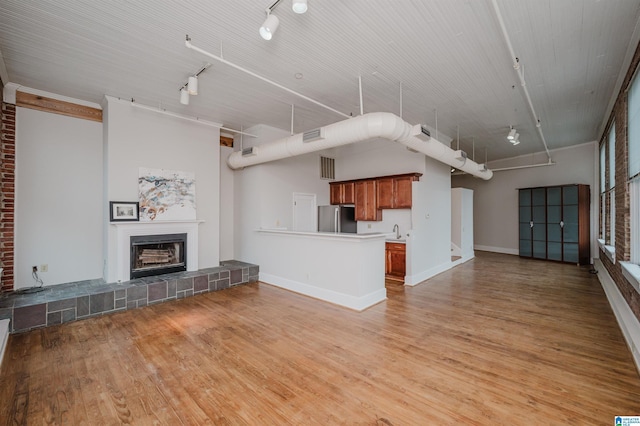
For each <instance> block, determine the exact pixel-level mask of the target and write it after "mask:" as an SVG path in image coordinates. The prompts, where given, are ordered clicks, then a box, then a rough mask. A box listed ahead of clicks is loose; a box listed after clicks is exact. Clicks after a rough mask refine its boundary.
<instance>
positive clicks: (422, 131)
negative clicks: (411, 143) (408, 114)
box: [411, 124, 431, 141]
mask: <svg viewBox="0 0 640 426" xmlns="http://www.w3.org/2000/svg"><path fill="white" fill-rule="evenodd" d="M411 135H412V136H415V137H417V138H419V139H422V140H423V141H428V140H429V139H431V132H430V131H429V129H428V128H427V126H425V125H424V124H416V125H415V126H413V128H412V129H411Z"/></svg>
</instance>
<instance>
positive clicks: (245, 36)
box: [0, 0, 640, 162]
mask: <svg viewBox="0 0 640 426" xmlns="http://www.w3.org/2000/svg"><path fill="white" fill-rule="evenodd" d="M271 3H272V0H251V1H250V0H190V1H180V2H179V1H175V0H103V1H95V0H29V1H25V0H0V52H1V53H2V57H3V58H4V63H5V66H6V69H7V72H8V75H9V81H10V82H12V83H16V84H19V85H24V86H28V87H31V88H35V89H40V90H44V91H48V92H52V93H57V94H60V95H64V96H68V97H72V98H77V99H82V100H86V101H91V102H97V103H99V102H101V101H102V98H103V95H105V94H106V95H111V96H115V97H120V98H123V99H131V98H134V99H135V100H136V102H140V103H142V104H145V105H148V106H154V107H158V106H160V107H162V108H165V109H167V110H169V111H172V112H175V113H179V114H185V115H189V116H197V117H200V118H203V119H207V120H211V121H216V122H220V123H223V124H224V125H225V126H227V127H231V128H236V129H240V128H241V127H242V128H245V129H246V128H247V127H250V126H253V125H255V124H260V123H263V124H268V125H270V126H275V127H279V128H282V129H286V130H289V129H290V128H291V105H292V104H293V105H295V114H294V123H293V128H294V131H295V132H296V133H298V132H302V131H305V130H309V129H312V128H314V127H318V126H321V125H326V124H329V123H332V122H335V121H339V120H342V119H343V118H342V117H340V116H339V115H337V114H335V113H333V112H330V111H328V110H326V109H323V108H321V107H318V106H316V105H314V104H312V103H310V102H308V101H305V100H302V99H300V98H298V97H295V96H293V95H291V94H288V93H286V92H285V91H283V90H281V89H278V88H275V87H273V86H270V85H268V84H266V83H264V82H262V81H260V80H259V79H256V78H254V77H251V76H249V75H246V74H243V73H242V72H239V71H237V70H235V69H233V68H231V67H229V66H228V65H224V64H222V63H219V62H215V61H212V60H211V59H209V58H207V57H206V56H204V55H202V54H200V53H197V52H195V51H193V50H190V49H187V48H186V47H185V44H184V40H185V36H186V35H187V34H188V35H189V36H190V37H191V39H192V43H193V44H194V45H195V46H197V47H199V48H202V49H205V50H207V51H209V52H211V53H214V54H216V55H220V54H222V55H223V56H224V58H225V59H226V60H228V61H231V62H233V63H235V64H237V65H240V66H242V67H244V68H246V69H248V70H251V71H253V72H255V73H257V74H259V75H261V76H264V77H266V78H268V79H271V80H273V81H275V82H277V83H279V84H281V85H283V86H286V87H288V88H290V89H293V90H295V91H298V92H300V93H302V94H304V95H306V96H308V97H310V98H313V99H315V100H318V101H320V102H322V103H324V104H326V105H328V106H330V107H332V108H334V109H336V110H338V111H341V112H343V113H345V114H350V113H353V114H354V115H357V114H358V113H359V111H360V105H359V93H358V76H361V77H362V87H363V95H364V102H363V108H364V112H374V111H389V112H393V113H395V114H398V115H402V117H403V118H404V119H405V120H406V121H408V122H410V123H423V124H427V125H429V126H431V127H432V128H435V127H436V125H437V127H438V135H439V139H441V140H443V141H445V140H447V138H446V137H445V135H448V136H449V137H451V138H454V139H456V134H457V129H459V135H460V136H459V138H460V145H461V148H463V149H465V150H466V151H467V152H468V153H469V155H471V153H472V143H474V144H475V152H476V156H478V157H479V160H480V161H478V162H482V161H483V160H484V155H485V148H486V149H487V151H488V157H489V160H492V159H498V158H505V157H513V156H517V155H523V154H528V153H531V152H539V151H542V150H543V149H544V148H543V145H542V142H541V139H540V137H539V135H538V133H537V130H536V127H535V121H534V119H533V117H532V115H531V113H530V110H529V108H528V106H527V103H526V100H525V98H524V95H523V90H522V87H521V86H520V83H519V80H518V78H517V75H516V72H515V71H514V69H513V66H512V59H511V58H510V54H509V50H508V48H507V44H506V42H505V39H504V37H503V35H502V33H501V30H500V26H499V23H498V19H497V15H496V11H495V9H494V7H493V2H492V0H430V1H426V0H422V1H421V0H396V1H389V0H376V1H373V0H309V10H308V12H307V13H306V14H304V15H296V14H294V13H293V11H292V10H291V2H290V0H282V1H281V3H280V4H279V5H278V6H277V7H276V8H275V11H274V13H275V14H276V15H277V16H278V17H279V18H280V28H279V29H278V31H277V32H276V34H275V35H274V37H273V39H272V40H271V41H265V40H263V39H262V38H261V37H260V36H259V34H258V27H259V26H260V25H261V23H262V21H263V20H264V18H265V8H266V7H267V6H269V5H270V4H271ZM496 3H497V5H498V6H499V10H500V12H501V14H502V16H503V18H504V21H505V23H506V28H507V32H508V34H509V37H510V39H511V43H512V45H513V49H514V51H515V54H516V55H517V56H518V58H519V60H520V64H521V65H522V66H523V68H524V75H525V79H526V84H527V89H528V90H529V92H530V95H531V100H532V104H533V106H534V108H535V110H536V112H537V114H538V116H539V118H540V120H541V123H542V127H541V128H542V131H543V132H544V136H545V139H546V141H547V143H548V145H549V148H550V149H554V148H560V147H565V146H569V145H573V144H578V143H584V142H588V141H592V140H596V139H598V138H599V137H600V136H601V135H600V132H602V130H603V129H602V124H603V120H604V119H605V117H606V116H607V115H608V110H609V109H610V102H611V99H612V98H613V95H614V92H615V91H616V90H618V89H617V88H616V84H617V82H618V80H619V78H620V77H619V75H620V71H621V69H623V68H624V67H626V65H625V61H627V62H628V60H629V58H630V56H631V54H632V53H633V51H634V50H635V47H636V43H637V34H636V33H635V32H634V31H635V29H636V24H637V22H638V17H639V11H640V0H496ZM207 62H212V63H213V66H212V67H210V68H209V69H208V70H206V71H205V72H204V73H203V74H202V75H201V76H200V81H199V83H200V84H199V86H200V87H199V92H200V93H199V95H198V96H195V97H192V98H191V103H190V105H188V106H183V105H181V104H180V103H179V96H178V95H179V93H178V90H179V88H180V87H181V86H182V85H183V84H184V83H185V82H186V80H187V78H188V76H189V75H190V74H193V73H195V72H196V71H197V70H198V69H200V68H201V67H202V66H203V65H204V64H205V63H207ZM296 73H301V74H302V75H303V78H301V79H297V78H296V77H295V75H296ZM618 84H619V83H618ZM401 85H402V91H401V90H400V86H401ZM401 93H402V109H401V108H400V105H401V102H400V99H401V96H400V94H401ZM436 117H437V120H436ZM510 125H513V126H515V127H516V128H517V129H518V131H519V133H520V140H521V142H522V143H521V144H520V145H518V146H512V145H511V144H509V143H508V142H507V141H506V139H505V136H506V134H507V131H508V128H509V126H510ZM434 136H435V135H434ZM455 144H456V141H455V140H454V141H453V145H455Z"/></svg>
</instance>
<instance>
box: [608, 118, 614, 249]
mask: <svg viewBox="0 0 640 426" xmlns="http://www.w3.org/2000/svg"><path fill="white" fill-rule="evenodd" d="M608 144H609V203H610V205H609V221H610V224H609V245H610V246H612V247H615V246H616V123H613V124H612V125H611V129H609V137H608Z"/></svg>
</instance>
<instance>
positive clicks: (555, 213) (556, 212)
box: [547, 206, 562, 224]
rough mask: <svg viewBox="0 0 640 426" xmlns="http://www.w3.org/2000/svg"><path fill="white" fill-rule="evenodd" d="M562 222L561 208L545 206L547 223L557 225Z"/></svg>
mask: <svg viewBox="0 0 640 426" xmlns="http://www.w3.org/2000/svg"><path fill="white" fill-rule="evenodd" d="M561 220H562V207H561V206H547V223H555V224H559V223H560V221H561Z"/></svg>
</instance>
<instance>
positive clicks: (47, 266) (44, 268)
mask: <svg viewBox="0 0 640 426" xmlns="http://www.w3.org/2000/svg"><path fill="white" fill-rule="evenodd" d="M48 271H49V265H47V264H46V263H45V264H44V265H40V272H48Z"/></svg>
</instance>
